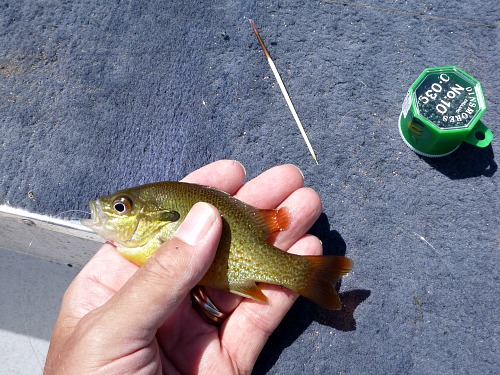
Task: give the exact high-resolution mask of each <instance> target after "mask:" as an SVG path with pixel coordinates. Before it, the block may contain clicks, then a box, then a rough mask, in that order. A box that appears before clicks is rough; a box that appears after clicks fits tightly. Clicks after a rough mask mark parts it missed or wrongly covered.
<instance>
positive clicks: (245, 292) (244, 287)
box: [229, 281, 268, 303]
mask: <svg viewBox="0 0 500 375" xmlns="http://www.w3.org/2000/svg"><path fill="white" fill-rule="evenodd" d="M229 291H230V292H231V293H234V294H238V295H240V296H242V297H245V298H251V299H253V300H255V301H259V302H266V303H267V302H268V301H267V297H266V296H265V295H264V293H262V291H261V290H260V288H259V287H258V286H257V284H255V282H253V281H246V282H241V283H235V284H231V285H229Z"/></svg>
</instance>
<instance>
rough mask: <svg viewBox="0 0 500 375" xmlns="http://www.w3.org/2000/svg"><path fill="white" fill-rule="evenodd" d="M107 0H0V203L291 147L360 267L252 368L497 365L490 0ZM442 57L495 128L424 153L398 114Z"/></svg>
mask: <svg viewBox="0 0 500 375" xmlns="http://www.w3.org/2000/svg"><path fill="white" fill-rule="evenodd" d="M102 3H103V2H98V1H93V0H86V1H80V2H71V1H70V2H57V1H44V2H40V1H26V2H17V1H4V2H2V3H0V165H1V167H2V173H1V180H0V181H1V182H0V199H1V201H0V204H10V205H12V206H15V207H19V208H25V209H29V210H32V211H34V212H37V213H43V214H50V215H56V214H58V213H60V212H62V211H66V210H76V209H79V210H86V209H87V202H88V201H89V200H90V199H93V198H95V197H96V196H99V195H103V194H108V193H110V192H113V191H115V190H117V189H120V188H124V187H129V186H133V185H137V184H141V183H145V182H153V181H159V180H177V179H180V178H182V176H183V175H185V174H187V173H188V172H190V171H192V170H193V169H196V168H198V167H200V166H202V165H204V164H207V163H209V162H212V161H215V160H218V159H223V158H230V159H237V160H239V161H240V162H242V163H243V164H244V165H245V166H246V168H247V172H248V176H249V178H251V177H254V176H256V175H258V174H259V173H260V172H262V171H264V170H266V169H268V168H270V167H272V166H275V165H278V164H284V163H293V164H296V165H297V166H299V167H300V168H301V169H302V171H303V172H304V175H305V181H306V185H307V186H309V187H311V188H313V189H315V190H316V191H318V193H319V194H320V196H321V198H322V200H323V205H324V213H323V215H322V216H321V218H320V219H319V220H318V222H317V223H316V224H315V226H314V227H313V228H312V230H311V232H312V233H314V234H316V235H317V236H319V237H320V239H322V241H323V243H324V244H325V252H326V253H330V254H335V253H337V254H338V253H345V254H346V255H347V256H349V257H350V258H352V259H353V260H354V262H355V267H354V270H353V271H352V272H351V273H350V274H349V276H347V277H346V278H344V280H343V281H342V285H341V289H340V291H341V298H342V301H343V303H344V305H345V307H344V309H343V310H341V311H340V312H334V313H332V312H328V311H324V310H322V309H320V308H318V307H316V306H315V305H313V304H311V303H310V302H308V301H306V300H304V299H300V300H299V301H298V302H297V303H296V305H295V306H294V307H293V308H292V310H291V311H290V313H289V314H288V315H287V316H286V318H285V319H284V321H283V323H282V324H281V325H280V326H279V328H278V329H277V331H276V332H275V333H274V334H273V335H272V336H271V338H270V340H269V343H268V345H267V346H266V347H265V348H264V351H263V352H262V354H261V356H260V358H259V360H258V362H257V364H256V367H255V370H254V372H255V373H256V374H264V373H272V374H470V373H481V374H493V373H498V372H499V371H500V369H499V366H498V363H499V362H500V360H499V346H498V334H499V315H498V302H499V289H498V276H499V273H498V253H499V249H500V237H499V233H500V231H499V228H500V225H499V224H500V223H499V191H498V186H499V179H498V172H497V162H496V158H495V155H498V153H499V139H500V126H499V123H500V111H499V105H500V85H499V83H500V70H499V56H500V53H499V52H500V51H499V46H498V43H499V40H500V33H499V20H500V5H499V3H498V2H497V1H495V0H484V1H479V0H475V1H468V2H462V1H456V0H452V1H435V2H432V3H429V2H424V3H418V5H412V4H411V3H410V2H403V1H394V2H385V1H380V0H364V1H352V2H339V1H327V0H324V1H291V0H283V1H269V2H265V1H237V0H234V1H223V2H212V1H210V2H209V1H203V0H202V1H189V0H188V1H183V2H161V1H150V2H141V1H114V2H104V5H103V4H102ZM248 18H252V19H253V20H254V21H255V23H256V24H257V27H258V28H259V30H260V33H261V36H262V37H263V39H264V41H265V42H266V44H267V46H268V49H269V51H270V53H271V55H272V57H273V59H274V62H275V64H276V66H277V68H278V70H279V71H280V72H281V75H282V78H283V81H284V83H285V85H286V86H287V88H288V91H289V93H290V95H291V97H292V101H293V103H294V104H295V107H296V109H297V112H298V114H299V117H300V118H301V120H302V122H303V123H304V126H305V127H306V131H307V133H308V135H309V137H310V140H311V143H312V145H313V147H314V149H315V150H316V152H317V155H318V160H319V165H316V163H315V162H314V161H313V160H312V158H311V156H310V155H309V153H308V150H307V148H306V146H305V144H304V141H303V140H302V138H301V136H300V134H299V131H298V129H297V126H296V124H295V123H294V121H293V118H292V116H291V114H290V112H289V110H288V108H287V107H286V103H285V101H284V99H283V97H282V95H281V92H280V90H279V87H278V85H277V84H276V81H275V79H274V77H273V75H272V73H271V71H270V68H269V66H268V64H267V63H266V61H265V59H264V55H263V53H262V50H261V48H260V46H259V44H258V42H257V40H256V38H255V36H254V34H253V32H252V30H251V28H250V25H249V23H248ZM442 65H457V66H459V67H461V68H462V69H464V70H466V71H467V72H469V73H470V74H471V75H473V76H474V77H476V78H477V79H479V80H480V81H481V83H482V86H483V90H484V93H485V97H486V103H487V106H488V110H487V112H486V113H485V115H484V116H483V119H482V120H483V122H484V123H485V124H486V125H487V126H489V127H490V129H492V131H493V133H494V134H496V136H497V137H496V138H495V139H494V140H493V142H492V144H491V145H490V146H489V147H487V148H485V149H479V148H475V147H473V146H470V145H467V144H464V145H462V146H461V147H460V148H459V149H458V150H457V151H456V152H454V153H453V154H451V155H450V156H447V157H444V158H439V159H428V158H424V157H420V156H418V155H416V154H415V153H413V152H412V151H411V150H410V149H408V148H407V147H406V145H405V144H404V143H403V141H402V140H401V138H400V136H399V132H398V117H399V114H400V112H401V104H402V101H403V99H404V97H405V94H406V91H407V90H408V88H409V86H410V85H411V84H412V83H413V81H414V80H415V79H416V78H417V77H418V75H419V74H420V73H421V72H422V71H423V69H425V68H426V67H433V66H442ZM28 193H29V194H28ZM0 241H1V239H0Z"/></svg>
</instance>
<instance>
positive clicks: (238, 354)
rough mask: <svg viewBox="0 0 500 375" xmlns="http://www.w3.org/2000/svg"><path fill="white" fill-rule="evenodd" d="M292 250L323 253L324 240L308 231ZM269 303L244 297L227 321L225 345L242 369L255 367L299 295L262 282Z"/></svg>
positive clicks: (296, 252)
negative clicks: (272, 334) (264, 348)
mask: <svg viewBox="0 0 500 375" xmlns="http://www.w3.org/2000/svg"><path fill="white" fill-rule="evenodd" d="M290 252H292V253H295V254H300V255H320V254H322V245H321V241H319V240H318V238H316V237H314V236H311V235H307V236H305V237H303V238H302V239H300V240H299V241H297V242H296V244H294V245H293V246H292V247H291V248H290ZM259 287H261V289H262V292H263V293H264V294H265V295H266V297H267V298H268V300H269V303H267V304H266V303H260V302H255V301H253V300H249V299H244V300H243V301H242V302H241V303H240V304H239V305H238V307H237V308H236V309H235V310H234V312H233V313H232V314H231V315H230V317H229V318H228V319H227V320H226V322H225V323H224V325H223V327H222V329H223V331H222V333H221V337H222V345H223V347H224V348H225V349H226V350H227V352H228V353H229V355H230V356H231V358H232V359H233V360H234V361H235V362H236V363H237V366H238V368H239V369H248V371H250V370H251V368H252V366H253V364H254V363H255V361H256V359H257V356H258V355H259V353H260V352H261V351H262V348H263V347H264V345H265V343H266V342H267V339H268V338H269V336H270V335H271V333H272V332H274V330H275V329H276V327H277V326H278V324H279V323H280V322H281V320H283V317H284V316H285V314H286V313H287V312H288V310H289V309H290V307H291V306H292V305H293V303H294V302H295V300H296V299H297V297H298V295H297V294H296V293H295V292H293V291H291V290H289V289H286V288H283V287H280V286H277V285H269V284H259Z"/></svg>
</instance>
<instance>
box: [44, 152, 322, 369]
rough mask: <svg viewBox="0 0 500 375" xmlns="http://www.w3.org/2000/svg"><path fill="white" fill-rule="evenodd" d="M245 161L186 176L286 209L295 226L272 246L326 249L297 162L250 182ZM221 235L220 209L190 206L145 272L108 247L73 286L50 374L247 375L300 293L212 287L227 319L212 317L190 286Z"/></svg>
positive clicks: (311, 251)
mask: <svg viewBox="0 0 500 375" xmlns="http://www.w3.org/2000/svg"><path fill="white" fill-rule="evenodd" d="M244 177H245V172H244V169H243V167H242V166H241V165H240V164H239V163H236V162H233V161H218V162H215V163H212V164H210V165H207V166H205V167H203V168H201V169H199V170H197V171H195V172H193V173H191V174H189V175H188V176H187V177H186V178H185V179H184V180H183V181H186V182H192V183H198V184H203V185H208V186H212V187H216V188H219V189H221V190H224V191H227V192H228V193H230V194H233V195H235V196H236V197H237V198H239V199H240V200H242V201H244V202H247V203H249V204H251V205H253V206H256V207H259V208H275V207H278V206H284V207H287V208H288V209H289V211H290V214H291V223H290V226H289V228H288V229H287V230H286V231H284V232H280V233H278V234H277V235H276V237H275V239H274V245H275V246H277V247H279V248H281V249H283V250H286V251H290V252H293V253H296V254H301V255H319V254H321V252H322V246H321V243H320V241H319V240H318V239H317V238H316V237H314V236H311V235H305V233H306V231H307V230H308V229H309V228H310V227H311V226H312V224H313V223H314V222H315V221H316V220H317V218H318V217H319V215H320V213H321V202H320V199H319V197H318V195H317V194H316V193H315V192H314V191H313V190H311V189H308V188H303V177H302V174H301V173H300V171H299V170H298V169H297V168H296V167H294V166H291V165H284V166H279V167H275V168H272V169H270V170H268V171H266V172H264V173H262V174H261V175H259V176H258V177H256V178H254V179H253V180H251V181H249V182H247V183H245V184H243V180H244ZM220 233H221V219H220V216H219V213H218V211H217V210H216V209H215V208H214V207H212V206H210V205H208V204H206V203H201V204H197V205H195V206H194V207H193V209H192V210H191V212H190V214H189V215H188V216H187V217H186V219H185V220H184V222H183V223H182V225H181V227H180V228H179V230H178V232H177V233H176V235H175V236H174V238H173V239H172V240H170V241H168V242H166V243H164V244H163V245H162V246H161V247H160V248H159V249H158V250H157V251H156V252H155V254H154V256H153V257H152V258H151V259H150V260H149V261H148V262H147V263H146V264H145V265H144V266H143V267H141V268H138V267H137V266H136V265H134V264H132V263H130V262H129V261H127V260H126V259H124V258H123V257H122V256H120V255H119V254H118V253H117V252H116V251H115V250H114V248H113V246H112V245H111V244H108V243H107V244H105V245H103V246H102V247H101V249H100V250H99V251H98V252H97V254H96V255H95V256H94V257H93V258H92V259H91V260H90V261H89V263H88V264H87V265H86V266H85V267H84V268H83V269H82V271H81V272H80V273H79V274H78V276H77V277H76V278H75V280H74V281H73V282H72V283H71V285H70V286H69V288H68V290H67V291H66V293H65V295H64V298H63V302H62V306H61V312H60V315H59V318H58V320H57V323H56V326H55V328H54V332H53V335H52V339H51V343H50V348H49V353H48V355H47V360H46V366H45V373H46V374H99V373H105V374H138V373H140V374H162V373H163V374H166V373H168V374H172V373H182V374H192V373H200V374H205V373H207V374H222V373H224V374H225V373H250V372H251V370H252V368H253V366H254V364H255V361H256V360H257V357H258V355H259V353H260V351H261V350H262V348H263V346H264V344H265V343H266V341H267V339H268V337H269V335H270V334H271V333H272V332H273V331H274V330H275V328H276V327H277V325H278V324H279V323H280V321H281V320H282V319H283V317H284V315H285V314H286V313H287V311H288V310H289V309H290V307H291V306H292V304H293V302H294V301H295V299H296V298H297V295H296V294H295V293H294V292H292V291H290V290H287V289H284V288H281V287H279V286H275V285H268V284H263V285H260V288H261V289H262V291H263V293H264V294H265V295H266V296H267V297H268V299H269V304H263V303H260V302H255V301H253V300H249V299H242V298H241V297H238V296H236V295H233V294H229V293H226V292H222V291H220V290H215V289H210V288H207V294H208V295H209V296H210V299H211V300H212V301H213V302H214V304H215V305H216V306H217V307H218V308H219V309H220V310H221V311H223V312H224V313H227V314H228V315H229V317H228V318H227V320H225V321H224V323H223V324H222V325H220V326H215V325H212V324H209V323H207V322H206V321H205V320H204V319H203V318H201V317H200V315H199V314H198V313H197V311H196V310H195V309H194V308H193V306H192V304H191V299H190V295H189V292H190V290H191V289H192V288H193V287H194V286H195V285H196V284H197V282H198V281H199V280H200V279H201V278H202V276H203V275H204V273H205V272H206V271H207V270H208V268H209V266H210V264H211V262H212V260H213V257H214V255H215V251H216V248H217V244H218V241H219V239H220Z"/></svg>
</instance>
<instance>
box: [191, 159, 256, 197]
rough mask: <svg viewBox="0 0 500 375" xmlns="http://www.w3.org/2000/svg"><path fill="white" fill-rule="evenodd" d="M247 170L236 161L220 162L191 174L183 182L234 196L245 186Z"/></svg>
mask: <svg viewBox="0 0 500 375" xmlns="http://www.w3.org/2000/svg"><path fill="white" fill-rule="evenodd" d="M245 175H246V172H245V168H244V167H243V165H242V164H241V163H239V162H237V161H235V160H219V161H216V162H214V163H211V164H208V165H206V166H204V167H202V168H200V169H197V170H196V171H194V172H191V173H190V174H188V175H187V176H186V177H184V178H183V179H182V180H181V181H183V182H190V183H193V184H200V185H205V186H210V187H214V188H217V189H220V190H224V191H225V192H227V193H229V194H234V193H235V192H237V191H238V189H239V188H240V187H241V185H243V180H244V179H245Z"/></svg>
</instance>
